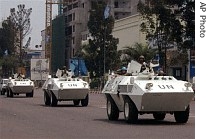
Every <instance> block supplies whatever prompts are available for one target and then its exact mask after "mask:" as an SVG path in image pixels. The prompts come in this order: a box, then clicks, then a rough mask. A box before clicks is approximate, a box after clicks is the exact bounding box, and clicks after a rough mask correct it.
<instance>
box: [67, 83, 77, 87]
mask: <svg viewBox="0 0 210 139" xmlns="http://www.w3.org/2000/svg"><path fill="white" fill-rule="evenodd" d="M68 86H69V87H77V84H68Z"/></svg>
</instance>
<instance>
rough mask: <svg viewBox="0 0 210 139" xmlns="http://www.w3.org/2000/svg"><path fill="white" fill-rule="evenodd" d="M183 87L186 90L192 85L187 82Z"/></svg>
mask: <svg viewBox="0 0 210 139" xmlns="http://www.w3.org/2000/svg"><path fill="white" fill-rule="evenodd" d="M184 86H185V87H186V88H187V90H188V88H189V87H192V84H191V83H189V82H187V83H185V84H184Z"/></svg>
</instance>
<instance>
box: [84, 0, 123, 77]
mask: <svg viewBox="0 0 210 139" xmlns="http://www.w3.org/2000/svg"><path fill="white" fill-rule="evenodd" d="M104 9H105V3H103V2H102V3H101V4H99V3H95V5H94V6H93V9H92V10H91V11H90V17H89V21H88V24H87V25H88V29H89V32H90V34H91V37H92V38H93V39H90V40H89V45H86V46H84V47H83V54H85V53H86V59H85V60H86V64H87V68H88V71H89V72H90V76H91V78H92V77H101V76H103V74H104V60H105V72H108V70H112V69H113V68H115V67H116V66H118V64H119V61H120V59H119V54H118V52H117V44H118V39H116V38H114V37H113V36H112V29H113V27H114V18H113V17H112V16H109V17H108V18H106V19H105V18H104ZM84 52H85V53H84ZM104 53H105V59H104ZM87 54H88V55H87Z"/></svg>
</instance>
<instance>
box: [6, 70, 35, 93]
mask: <svg viewBox="0 0 210 139" xmlns="http://www.w3.org/2000/svg"><path fill="white" fill-rule="evenodd" d="M19 94H26V97H33V96H34V82H33V81H31V80H30V79H24V78H23V77H22V76H19V77H18V75H17V74H15V75H14V78H11V77H10V78H9V81H8V84H7V97H13V96H14V95H19Z"/></svg>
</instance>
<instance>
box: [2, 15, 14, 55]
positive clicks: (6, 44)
mask: <svg viewBox="0 0 210 139" xmlns="http://www.w3.org/2000/svg"><path fill="white" fill-rule="evenodd" d="M14 38H15V30H14V25H13V24H12V22H11V21H10V20H9V19H7V20H4V21H3V22H2V28H0V42H1V43H0V57H3V56H4V55H6V54H5V52H7V54H13V53H14V51H15V46H14V40H15V39H14Z"/></svg>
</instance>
